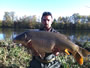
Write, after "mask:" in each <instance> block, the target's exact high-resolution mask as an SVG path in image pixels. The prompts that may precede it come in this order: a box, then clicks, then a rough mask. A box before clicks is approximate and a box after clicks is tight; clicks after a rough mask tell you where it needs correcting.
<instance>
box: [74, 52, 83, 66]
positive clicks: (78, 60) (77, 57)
mask: <svg viewBox="0 0 90 68" xmlns="http://www.w3.org/2000/svg"><path fill="white" fill-rule="evenodd" d="M74 58H75V59H76V61H77V62H78V63H79V64H80V65H82V64H83V56H81V55H80V54H79V53H78V52H77V53H76V54H75V55H74Z"/></svg>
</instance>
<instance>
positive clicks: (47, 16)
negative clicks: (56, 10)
mask: <svg viewBox="0 0 90 68" xmlns="http://www.w3.org/2000/svg"><path fill="white" fill-rule="evenodd" d="M41 22H42V27H41V29H40V31H48V32H56V33H59V32H57V31H56V30H54V29H53V28H52V27H51V25H52V22H53V17H52V14H51V13H50V12H44V13H43V14H42V18H41ZM54 52H55V54H53V53H46V54H45V57H44V58H43V59H42V58H40V57H39V56H38V57H35V56H33V57H32V61H31V62H30V68H60V66H61V63H60V62H59V61H58V60H57V59H56V55H58V54H59V52H58V51H56V50H55V51H54Z"/></svg>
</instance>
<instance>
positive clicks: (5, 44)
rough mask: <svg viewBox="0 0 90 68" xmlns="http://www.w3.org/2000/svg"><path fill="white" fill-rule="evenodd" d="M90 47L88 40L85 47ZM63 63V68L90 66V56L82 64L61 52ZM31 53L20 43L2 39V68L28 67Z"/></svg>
mask: <svg viewBox="0 0 90 68" xmlns="http://www.w3.org/2000/svg"><path fill="white" fill-rule="evenodd" d="M86 47H90V42H86V43H85V46H84V48H86ZM57 59H59V61H60V62H61V63H62V68H89V67H90V56H89V57H88V58H85V59H84V60H85V62H84V64H83V65H82V66H80V65H79V64H78V63H77V62H76V61H75V60H74V57H73V56H70V55H69V56H68V55H66V54H63V53H60V55H59V56H58V57H57ZM30 60H31V55H30V54H29V52H28V50H27V49H26V48H25V47H23V46H20V45H19V44H15V43H13V42H12V41H11V40H9V39H7V40H5V41H3V40H1V41H0V68H27V67H28V66H29V61H30Z"/></svg>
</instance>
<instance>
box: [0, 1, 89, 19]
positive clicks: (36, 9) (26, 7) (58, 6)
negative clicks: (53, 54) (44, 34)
mask: <svg viewBox="0 0 90 68" xmlns="http://www.w3.org/2000/svg"><path fill="white" fill-rule="evenodd" d="M12 11H13V12H15V16H18V17H22V16H24V15H26V16H32V15H36V16H37V17H41V15H42V13H43V12H44V11H49V12H51V13H52V15H53V17H54V18H58V17H60V16H61V17H63V16H64V17H66V16H72V15H73V14H74V13H79V14H80V15H90V0H0V20H2V19H3V16H4V12H12Z"/></svg>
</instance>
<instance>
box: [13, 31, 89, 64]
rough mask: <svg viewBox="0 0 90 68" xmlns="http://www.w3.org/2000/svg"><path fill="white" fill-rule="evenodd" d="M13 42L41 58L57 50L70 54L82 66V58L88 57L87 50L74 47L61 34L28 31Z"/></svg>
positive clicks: (73, 44)
mask: <svg viewBox="0 0 90 68" xmlns="http://www.w3.org/2000/svg"><path fill="white" fill-rule="evenodd" d="M13 41H14V42H15V43H21V44H22V45H23V46H25V47H27V48H29V49H31V50H32V53H33V55H35V56H40V57H41V58H43V57H44V56H45V53H53V52H54V51H55V50H56V49H57V51H59V52H62V51H63V52H65V53H66V54H68V55H70V53H71V54H72V56H74V58H75V60H76V61H77V62H78V63H79V64H80V65H83V62H84V59H83V58H84V57H87V56H88V55H90V52H89V51H88V50H86V49H84V48H82V47H80V46H78V45H76V44H75V43H73V42H72V41H71V40H69V39H68V38H67V37H66V36H65V35H63V34H61V33H54V32H47V31H30V30H29V31H25V32H23V33H21V34H19V35H17V36H16V37H15V38H14V39H13Z"/></svg>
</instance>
